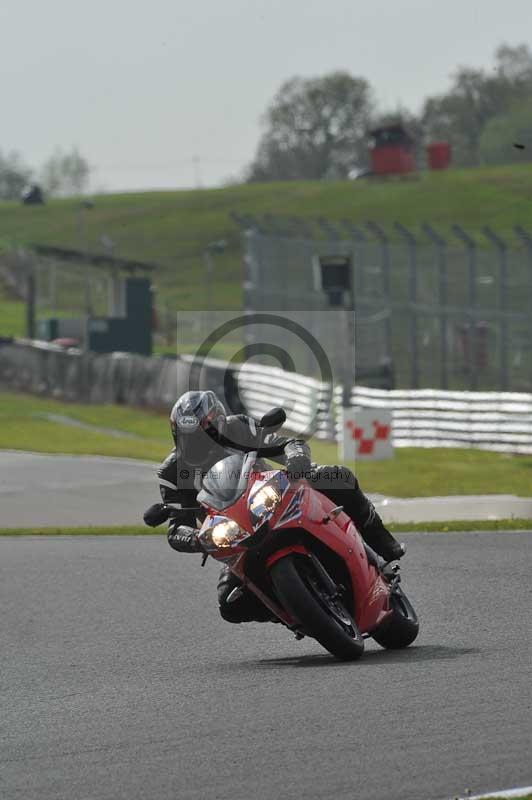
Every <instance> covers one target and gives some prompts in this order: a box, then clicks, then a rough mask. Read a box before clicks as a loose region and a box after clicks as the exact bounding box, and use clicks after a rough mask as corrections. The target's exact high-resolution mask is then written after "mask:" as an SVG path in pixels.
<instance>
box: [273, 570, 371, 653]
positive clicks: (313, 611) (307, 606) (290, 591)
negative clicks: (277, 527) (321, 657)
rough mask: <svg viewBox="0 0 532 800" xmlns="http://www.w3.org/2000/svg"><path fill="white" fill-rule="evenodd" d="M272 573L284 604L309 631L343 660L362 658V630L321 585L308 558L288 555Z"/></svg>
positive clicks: (277, 592)
mask: <svg viewBox="0 0 532 800" xmlns="http://www.w3.org/2000/svg"><path fill="white" fill-rule="evenodd" d="M270 577H271V580H272V583H273V586H274V588H275V592H276V594H277V596H278V598H279V600H280V601H281V603H282V605H283V607H284V608H285V609H286V610H287V611H288V613H289V614H290V616H292V617H293V618H294V619H295V620H297V622H299V623H300V625H301V626H302V628H303V630H304V631H305V633H306V634H308V635H309V636H312V637H313V638H314V639H316V640H317V641H318V642H319V643H320V644H321V645H322V646H323V647H324V648H325V649H326V650H328V651H329V653H332V655H333V656H336V658H339V659H340V660H342V661H353V660H355V659H357V658H360V656H361V655H362V653H363V652H364V640H363V639H362V636H361V635H360V631H359V630H358V628H357V626H356V624H355V622H354V620H353V619H352V617H351V615H350V614H349V612H348V611H347V609H346V608H345V607H344V605H343V603H341V601H338V600H333V599H332V598H331V597H330V596H329V595H327V593H326V591H325V589H322V588H321V587H320V583H319V578H318V575H317V574H316V572H315V571H314V570H313V567H312V562H311V561H310V559H309V558H307V557H305V556H303V557H302V556H293V555H289V556H285V557H284V558H281V559H280V560H279V561H277V562H276V563H275V564H274V565H273V567H272V568H271V570H270ZM342 619H343V621H342Z"/></svg>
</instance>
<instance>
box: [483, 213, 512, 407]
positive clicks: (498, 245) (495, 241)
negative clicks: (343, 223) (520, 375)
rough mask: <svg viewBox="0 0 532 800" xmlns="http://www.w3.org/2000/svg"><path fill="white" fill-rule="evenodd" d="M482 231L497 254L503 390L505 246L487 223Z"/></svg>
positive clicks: (504, 387) (505, 361) (505, 368)
mask: <svg viewBox="0 0 532 800" xmlns="http://www.w3.org/2000/svg"><path fill="white" fill-rule="evenodd" d="M482 233H483V234H484V236H485V237H486V239H487V240H488V241H489V242H491V244H492V245H493V246H494V247H495V249H496V250H497V253H498V255H499V331H500V336H501V350H500V353H499V370H500V383H501V390H502V391H503V392H505V391H507V389H508V318H507V316H506V311H507V307H508V303H507V292H506V290H507V287H508V260H507V252H506V251H507V248H506V242H505V241H504V240H503V239H501V237H500V236H498V235H497V234H496V233H495V232H494V231H492V230H491V228H489V227H488V226H487V225H485V226H484V227H483V228H482Z"/></svg>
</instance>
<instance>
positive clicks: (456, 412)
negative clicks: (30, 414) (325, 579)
mask: <svg viewBox="0 0 532 800" xmlns="http://www.w3.org/2000/svg"><path fill="white" fill-rule="evenodd" d="M198 371H199V372H200V374H199V377H198ZM191 385H194V386H196V385H198V387H199V388H201V389H207V388H208V389H212V390H214V391H215V392H217V394H219V396H220V397H221V398H222V399H223V401H224V403H225V404H226V406H227V407H228V408H229V409H230V411H231V413H239V412H243V411H246V412H247V413H249V414H251V415H252V416H254V417H260V416H262V414H264V413H265V412H266V411H268V410H269V409H270V408H272V407H273V406H278V405H283V406H286V407H287V408H288V420H287V426H286V427H287V429H288V430H293V431H295V432H297V431H301V430H307V429H309V428H310V427H312V428H313V430H314V432H315V435H316V436H317V437H318V438H320V439H327V440H334V439H335V438H337V437H338V434H339V420H340V406H341V402H342V389H341V387H335V388H334V389H333V387H332V386H331V385H329V384H325V383H321V382H319V381H317V380H315V379H313V378H309V377H305V376H303V375H298V374H296V373H290V372H285V371H284V370H282V369H280V368H278V367H267V366H262V365H260V364H255V363H253V362H247V363H246V364H244V365H242V366H238V365H236V366H234V365H229V364H227V363H226V362H225V361H218V360H216V359H203V360H197V359H195V358H193V357H192V356H182V357H180V358H175V359H174V358H168V357H152V358H147V357H145V356H139V355H132V354H130V353H110V354H106V355H98V354H95V353H86V352H81V351H80V350H76V349H74V348H69V349H66V350H65V349H64V348H62V347H59V346H57V345H53V344H48V343H47V342H34V341H30V340H23V339H18V340H14V341H10V340H0V388H2V389H4V390H5V389H9V390H11V391H22V392H30V393H32V394H37V395H45V396H47V397H53V398H56V399H58V400H66V401H71V402H79V403H116V404H122V405H128V406H136V407H140V408H150V409H154V410H164V411H168V409H169V408H170V407H171V406H172V405H173V403H174V402H175V399H176V397H178V396H179V395H180V394H182V393H183V392H185V391H187V390H188V389H189V388H190V387H191ZM351 406H352V407H358V408H375V409H379V408H387V409H390V410H391V412H392V438H393V444H394V446H395V447H468V448H477V449H483V450H495V451H498V452H507V453H523V454H532V394H525V393H516V392H449V391H442V390H434V389H420V390H385V389H375V388H368V387H365V386H356V387H354V388H353V390H352V393H351Z"/></svg>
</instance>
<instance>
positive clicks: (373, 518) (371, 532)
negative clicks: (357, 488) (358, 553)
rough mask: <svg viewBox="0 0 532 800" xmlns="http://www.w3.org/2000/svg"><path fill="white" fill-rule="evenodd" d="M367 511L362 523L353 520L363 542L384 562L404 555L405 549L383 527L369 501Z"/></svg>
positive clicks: (358, 520)
mask: <svg viewBox="0 0 532 800" xmlns="http://www.w3.org/2000/svg"><path fill="white" fill-rule="evenodd" d="M366 499H367V498H366ZM367 509H368V513H367V516H366V518H365V520H364V521H361V520H360V519H355V524H356V526H357V528H358V529H359V531H360V533H361V534H362V538H363V539H364V541H365V542H367V544H369V546H370V547H371V548H372V549H373V550H375V552H376V553H378V555H379V556H381V558H383V559H384V560H385V561H386V562H389V561H395V560H396V559H398V558H402V556H404V554H405V548H404V547H403V545H402V544H401V543H400V542H398V541H397V539H395V538H394V537H393V536H392V534H391V533H390V531H389V530H388V529H387V528H385V527H384V523H383V521H382V519H381V518H380V516H379V515H378V513H377V511H376V510H375V507H374V505H373V503H371V502H370V501H369V500H367Z"/></svg>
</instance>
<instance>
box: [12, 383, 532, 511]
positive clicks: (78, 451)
mask: <svg viewBox="0 0 532 800" xmlns="http://www.w3.org/2000/svg"><path fill="white" fill-rule="evenodd" d="M46 414H60V415H62V416H64V417H69V418H71V419H73V420H76V421H77V422H80V423H82V424H85V425H88V426H91V425H94V426H97V427H101V428H110V429H114V430H117V431H122V432H123V433H128V434H130V435H132V436H133V438H123V439H122V438H118V437H112V436H109V435H106V434H104V433H101V432H98V431H94V430H91V429H90V428H89V429H86V428H80V427H73V426H71V425H66V424H61V423H59V422H52V421H50V420H48V419H46ZM170 447H171V439H170V431H169V426H168V421H167V417H166V415H165V414H156V413H152V412H149V411H141V410H138V409H132V408H126V407H123V406H111V405H108V406H105V405H104V406H100V405H98V406H96V405H82V404H75V403H72V404H70V403H63V402H59V401H56V400H51V399H48V398H40V397H33V396H31V395H24V394H20V393H10V392H4V393H0V449H4V450H26V451H34V452H41V453H71V454H74V455H103V456H114V457H122V458H137V459H145V460H149V461H162V459H163V458H165V457H166V455H167V454H168V452H169V450H170ZM311 447H312V455H313V458H314V460H315V461H317V462H318V463H320V464H336V463H338V451H337V447H336V445H335V444H334V443H332V442H322V441H319V440H314V441H312V442H311ZM349 466H350V467H351V468H353V469H354V470H355V472H356V474H357V476H358V479H359V481H360V483H361V486H362V488H363V489H364V490H365V491H367V492H370V493H371V492H378V493H380V494H386V495H390V496H393V497H432V496H435V495H436V496H442V495H471V494H494V493H496V494H515V495H518V496H522V497H528V496H531V495H532V456H511V455H506V454H501V453H490V452H485V451H481V450H465V449H459V448H434V449H432V448H431V449H424V448H409V447H405V448H400V449H398V450H397V451H396V454H395V457H394V458H393V459H391V460H389V461H372V462H360V463H356V464H354V463H352V462H351V463H350V464H349Z"/></svg>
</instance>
